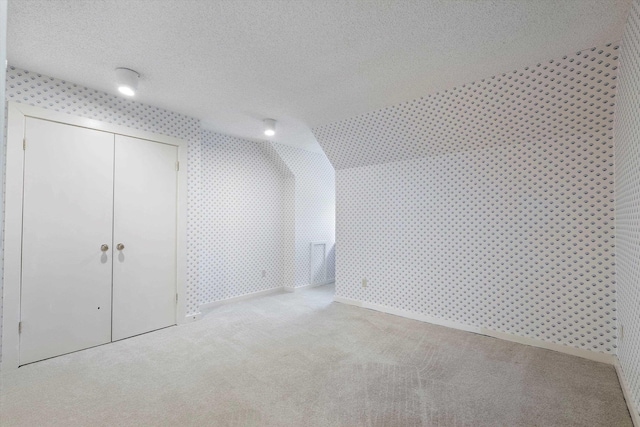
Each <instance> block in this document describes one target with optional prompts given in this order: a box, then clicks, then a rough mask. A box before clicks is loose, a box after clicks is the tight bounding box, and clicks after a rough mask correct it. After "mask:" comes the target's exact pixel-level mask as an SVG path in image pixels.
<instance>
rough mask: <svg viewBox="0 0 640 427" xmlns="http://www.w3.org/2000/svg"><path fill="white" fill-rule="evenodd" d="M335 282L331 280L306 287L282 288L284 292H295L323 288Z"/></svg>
mask: <svg viewBox="0 0 640 427" xmlns="http://www.w3.org/2000/svg"><path fill="white" fill-rule="evenodd" d="M334 283H335V281H334V280H333V279H328V280H326V281H324V282H322V283H308V284H306V285H302V286H296V287H295V288H292V287H290V286H285V287H284V288H282V289H283V290H284V291H285V292H297V291H301V290H303V289H309V288H317V287H319V286H324V285H332V284H334Z"/></svg>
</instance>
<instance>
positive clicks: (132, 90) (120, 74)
mask: <svg viewBox="0 0 640 427" xmlns="http://www.w3.org/2000/svg"><path fill="white" fill-rule="evenodd" d="M139 78H140V74H139V73H138V72H137V71H133V70H131V69H129V68H116V83H117V84H118V91H119V92H120V93H121V94H123V95H127V96H133V95H135V94H136V89H138V79H139Z"/></svg>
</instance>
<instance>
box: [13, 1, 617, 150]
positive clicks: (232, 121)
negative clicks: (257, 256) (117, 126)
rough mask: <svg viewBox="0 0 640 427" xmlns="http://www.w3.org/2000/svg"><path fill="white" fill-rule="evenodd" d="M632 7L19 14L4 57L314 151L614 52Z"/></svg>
mask: <svg viewBox="0 0 640 427" xmlns="http://www.w3.org/2000/svg"><path fill="white" fill-rule="evenodd" d="M628 8H629V1H628V0H608V1H605V0H538V1H527V0H520V1H515V0H511V1H506V0H504V1H500V0H494V1H480V0H479V1H454V0H449V1H389V0H386V1H383V0H368V1H364V0H360V1H354V0H346V1H334V0H326V1H317V0H295V1H277V0H272V1H259V0H252V1H243V0H233V1H204V0H202V1H198V0H192V1H187V0H183V1H177V0H176V1H169V0H167V1H163V0H137V1H131V0H104V1H99V0H93V1H89V0H38V1H34V0H10V1H9V19H8V45H7V56H8V60H9V63H10V64H12V65H14V66H17V67H21V68H25V69H28V70H32V71H36V72H40V73H43V74H48V75H51V76H54V77H59V78H62V79H66V80H69V81H72V82H75V83H79V84H83V85H86V86H89V87H93V88H96V89H100V90H104V91H107V92H111V93H115V88H114V72H113V70H114V68H116V67H118V66H124V67H129V68H133V69H135V70H137V71H139V72H140V73H141V74H142V81H141V84H140V90H139V93H138V95H137V99H138V100H139V101H141V102H144V103H148V104H151V105H155V106H158V107H162V108H166V109H169V110H173V111H176V112H180V113H183V114H188V115H191V116H194V117H197V118H199V119H202V121H203V124H204V126H205V127H207V128H209V129H211V130H214V131H217V132H222V133H227V134H230V135H234V136H238V137H242V138H249V139H261V138H263V137H262V123H261V120H262V119H263V118H265V117H272V118H275V119H277V120H278V122H279V123H278V134H277V136H276V141H278V142H280V143H283V144H288V145H293V146H297V147H300V148H304V149H308V150H314V151H318V150H320V147H319V146H318V144H317V142H316V140H315V138H314V136H313V134H312V132H311V130H310V128H312V127H317V126H321V125H325V124H327V123H331V122H335V121H339V120H342V119H345V118H348V117H352V116H356V115H359V114H362V113H365V112H368V111H372V110H376V109H379V108H383V107H386V106H389V105H394V104H397V103H400V102H403V101H406V100H409V99H414V98H416V97H418V96H421V95H425V94H429V93H434V92H436V91H439V90H442V89H446V88H451V87H453V86H456V85H459V84H462V83H466V82H470V81H474V80H477V79H479V78H483V77H487V76H491V75H494V74H498V73H502V72H505V71H509V70H514V69H517V68H520V67H522V66H524V65H528V64H530V63H532V62H535V61H541V60H544V59H547V58H553V57H557V56H560V55H562V54H564V53H566V52H571V51H577V50H580V49H584V48H588V47H591V46H597V45H601V44H603V43H605V42H611V41H617V40H619V39H620V37H621V32H622V28H623V24H624V20H625V17H626V13H627V11H628Z"/></svg>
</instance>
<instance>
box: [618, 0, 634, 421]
mask: <svg viewBox="0 0 640 427" xmlns="http://www.w3.org/2000/svg"><path fill="white" fill-rule="evenodd" d="M618 92H619V96H618V106H617V111H616V122H615V127H614V135H615V150H616V151H615V154H616V196H617V198H616V246H617V253H616V258H617V262H616V277H617V286H618V294H619V295H618V297H619V298H618V309H619V321H620V325H621V326H623V327H624V333H623V334H621V335H622V336H621V337H620V340H619V343H620V344H619V347H620V348H619V350H618V359H620V364H621V366H622V370H623V372H624V377H625V379H626V381H627V383H628V384H629V388H630V391H631V395H632V399H633V404H634V405H635V408H636V409H635V410H636V412H638V411H639V410H640V1H638V0H634V1H633V6H632V8H631V13H630V15H629V20H628V22H627V25H626V28H625V33H624V38H623V40H622V49H621V53H620V79H619V83H618Z"/></svg>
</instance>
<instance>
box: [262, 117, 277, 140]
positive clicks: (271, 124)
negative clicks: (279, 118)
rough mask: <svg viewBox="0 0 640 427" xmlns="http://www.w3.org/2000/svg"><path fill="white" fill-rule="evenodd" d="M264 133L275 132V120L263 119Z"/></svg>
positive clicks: (268, 134) (271, 133)
mask: <svg viewBox="0 0 640 427" xmlns="http://www.w3.org/2000/svg"><path fill="white" fill-rule="evenodd" d="M263 121H264V134H265V135H267V136H273V135H275V134H276V121H275V120H273V119H264V120H263Z"/></svg>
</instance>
